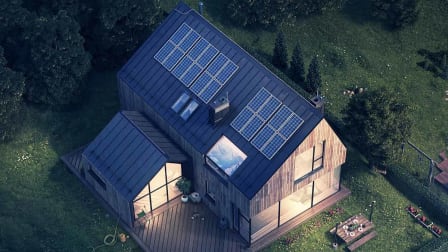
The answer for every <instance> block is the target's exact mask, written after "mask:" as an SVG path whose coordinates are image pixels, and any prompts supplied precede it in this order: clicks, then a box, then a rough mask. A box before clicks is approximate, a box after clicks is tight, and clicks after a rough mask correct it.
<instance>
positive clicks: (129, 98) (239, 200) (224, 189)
mask: <svg viewBox="0 0 448 252" xmlns="http://www.w3.org/2000/svg"><path fill="white" fill-rule="evenodd" d="M118 91H119V97H120V102H121V106H122V109H123V110H135V111H139V112H142V113H144V114H146V116H148V117H149V118H151V120H153V121H154V123H155V124H156V125H157V126H158V127H160V128H161V129H164V131H165V133H166V134H167V135H168V136H169V137H170V138H171V139H172V140H173V141H174V142H175V143H177V144H178V145H179V147H180V148H181V149H182V150H184V151H185V152H186V153H187V154H188V155H189V156H190V157H191V159H192V168H193V171H192V174H194V179H193V185H194V190H195V191H196V192H198V193H199V194H200V195H202V196H204V195H205V193H206V190H205V189H206V188H205V181H208V182H209V183H210V184H212V185H214V190H215V196H216V203H215V204H212V203H211V202H210V201H207V199H204V204H206V205H207V206H208V207H210V210H211V211H212V212H213V213H214V214H216V215H217V216H220V217H225V218H226V219H227V222H228V223H229V225H230V227H231V228H233V221H232V217H233V212H232V210H233V209H232V204H231V203H233V204H234V205H235V206H236V207H237V208H239V209H240V212H241V213H242V214H244V215H246V216H249V200H248V199H247V198H246V197H245V196H244V195H243V194H242V193H241V192H240V191H239V190H238V189H236V188H235V187H234V186H233V185H232V184H231V183H227V185H225V184H223V183H222V182H221V181H220V180H219V179H218V178H217V177H216V176H219V175H217V174H214V171H211V170H210V169H208V168H206V167H205V162H204V157H203V154H202V153H200V152H198V151H197V150H196V149H195V148H194V147H193V146H192V145H191V144H189V143H188V142H187V141H186V140H185V139H184V138H183V137H182V136H181V135H180V134H178V133H177V132H176V131H175V130H174V129H173V128H172V127H171V126H170V125H169V124H168V123H167V122H166V121H164V120H163V118H162V117H161V116H160V115H158V114H157V113H156V112H155V111H154V110H153V109H152V108H151V107H150V106H148V105H147V104H146V103H145V102H144V101H143V99H142V98H141V97H140V96H139V95H137V94H136V93H135V92H134V91H133V90H132V89H131V88H130V87H129V86H128V85H126V83H123V82H122V80H119V81H118Z"/></svg>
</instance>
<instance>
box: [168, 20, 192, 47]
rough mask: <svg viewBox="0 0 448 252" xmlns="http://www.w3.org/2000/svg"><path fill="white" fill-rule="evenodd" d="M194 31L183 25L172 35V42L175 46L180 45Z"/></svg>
mask: <svg viewBox="0 0 448 252" xmlns="http://www.w3.org/2000/svg"><path fill="white" fill-rule="evenodd" d="M191 30H192V29H191V28H190V26H188V25H187V24H186V23H183V24H182V25H181V26H180V27H179V28H178V29H177V31H176V32H174V34H173V35H171V38H170V40H171V41H173V43H174V44H176V45H178V44H179V43H180V42H181V41H182V39H183V38H184V37H185V36H186V35H187V34H188V33H189V32H190V31H191Z"/></svg>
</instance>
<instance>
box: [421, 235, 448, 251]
mask: <svg viewBox="0 0 448 252" xmlns="http://www.w3.org/2000/svg"><path fill="white" fill-rule="evenodd" d="M429 251H431V252H445V251H448V236H442V237H440V238H434V239H432V240H430V241H429V242H427V243H426V244H425V245H423V246H422V247H420V249H418V250H417V252H429Z"/></svg>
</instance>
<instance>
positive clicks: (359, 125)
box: [344, 88, 412, 168]
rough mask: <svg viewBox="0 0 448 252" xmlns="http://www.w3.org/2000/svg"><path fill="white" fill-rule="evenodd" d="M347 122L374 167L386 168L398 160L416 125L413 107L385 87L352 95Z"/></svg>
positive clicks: (347, 111)
mask: <svg viewBox="0 0 448 252" xmlns="http://www.w3.org/2000/svg"><path fill="white" fill-rule="evenodd" d="M344 122H345V126H346V128H347V131H348V132H350V136H352V137H353V141H354V142H355V143H356V144H357V145H358V147H359V148H361V149H362V150H364V154H365V155H366V157H367V160H368V161H369V167H370V168H373V167H375V166H380V167H385V166H386V164H388V163H389V162H390V161H392V160H394V159H396V158H397V155H398V153H399V150H400V145H401V143H402V142H404V141H405V140H406V139H407V138H408V137H409V136H410V134H411V127H412V121H411V119H410V114H409V106H408V105H407V104H406V103H404V102H403V101H401V100H399V99H398V97H397V96H396V94H395V93H393V92H392V91H390V90H388V89H385V88H381V89H378V90H373V91H368V92H363V93H360V94H357V95H355V96H354V97H353V98H351V99H350V101H349V103H348V105H347V107H346V109H345V110H344Z"/></svg>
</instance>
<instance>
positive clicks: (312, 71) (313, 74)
mask: <svg viewBox="0 0 448 252" xmlns="http://www.w3.org/2000/svg"><path fill="white" fill-rule="evenodd" d="M321 86H322V80H321V79H320V70H319V61H317V57H316V56H314V57H313V59H312V60H311V63H310V66H309V67H308V75H307V76H306V85H305V90H306V91H307V92H308V93H310V94H314V93H317V91H318V90H319V88H320V87H321Z"/></svg>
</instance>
